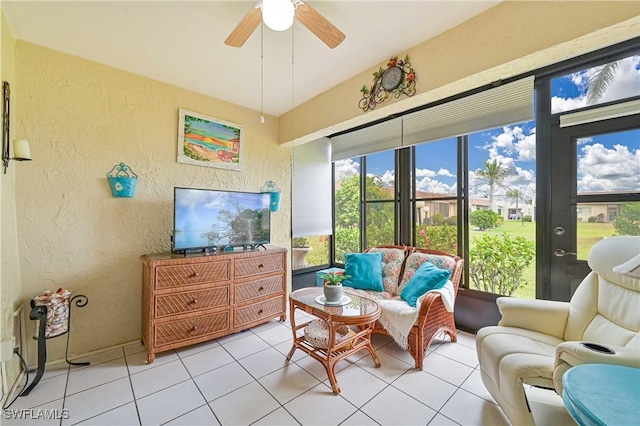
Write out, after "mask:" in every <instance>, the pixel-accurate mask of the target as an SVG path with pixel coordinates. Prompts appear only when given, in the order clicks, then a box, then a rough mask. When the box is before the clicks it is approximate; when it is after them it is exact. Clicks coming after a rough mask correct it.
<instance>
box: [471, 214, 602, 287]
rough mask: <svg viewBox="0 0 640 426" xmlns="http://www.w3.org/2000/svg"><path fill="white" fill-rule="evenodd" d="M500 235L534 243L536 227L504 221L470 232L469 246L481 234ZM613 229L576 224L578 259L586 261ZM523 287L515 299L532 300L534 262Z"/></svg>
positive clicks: (534, 276)
mask: <svg viewBox="0 0 640 426" xmlns="http://www.w3.org/2000/svg"><path fill="white" fill-rule="evenodd" d="M485 232H486V233H489V234H501V233H502V232H506V233H507V234H509V235H511V236H514V237H518V236H519V237H523V238H525V239H527V240H530V241H533V242H534V243H535V241H536V225H535V223H533V222H524V223H523V222H521V221H516V220H511V221H505V222H504V223H503V224H502V225H501V226H499V227H498V228H493V229H490V230H488V231H471V235H470V237H471V246H472V247H473V239H474V237H475V236H479V235H482V234H483V233H485ZM614 232H615V228H614V227H613V224H612V223H582V222H580V223H578V231H577V238H578V259H581V260H586V259H587V256H588V255H589V251H590V250H591V247H592V246H593V245H594V244H595V243H596V242H597V241H599V240H601V239H602V238H604V237H609V236H612V235H613V234H614ZM523 274H524V281H525V283H526V284H525V285H523V286H521V287H520V288H518V289H517V290H516V292H515V294H514V296H516V297H522V298H527V299H534V298H535V296H536V294H535V287H536V284H535V282H536V266H535V261H534V262H533V263H532V264H531V265H530V266H529V267H528V268H527V269H526V270H525V271H524V272H523Z"/></svg>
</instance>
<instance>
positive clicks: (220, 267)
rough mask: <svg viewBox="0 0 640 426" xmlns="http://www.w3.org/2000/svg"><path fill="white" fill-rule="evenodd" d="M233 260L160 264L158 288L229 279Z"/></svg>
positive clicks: (157, 279) (157, 271)
mask: <svg viewBox="0 0 640 426" xmlns="http://www.w3.org/2000/svg"><path fill="white" fill-rule="evenodd" d="M230 272H231V262H230V261H228V260H227V261H220V262H209V263H195V264H190V265H171V266H160V267H158V268H157V270H156V283H155V284H156V287H155V288H156V290H162V289H165V288H173V287H180V286H185V285H195V284H204V283H215V282H220V281H227V280H229V279H230V277H231V274H230Z"/></svg>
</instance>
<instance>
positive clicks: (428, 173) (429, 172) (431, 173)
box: [416, 169, 436, 177]
mask: <svg viewBox="0 0 640 426" xmlns="http://www.w3.org/2000/svg"><path fill="white" fill-rule="evenodd" d="M435 175H436V172H434V171H433V170H430V169H416V177H425V176H426V177H433V176H435Z"/></svg>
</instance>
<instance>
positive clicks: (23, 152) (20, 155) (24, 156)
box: [2, 81, 31, 174]
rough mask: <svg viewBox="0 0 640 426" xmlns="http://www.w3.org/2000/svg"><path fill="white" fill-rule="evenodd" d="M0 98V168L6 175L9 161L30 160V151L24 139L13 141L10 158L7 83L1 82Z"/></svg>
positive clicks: (9, 102)
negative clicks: (0, 137)
mask: <svg viewBox="0 0 640 426" xmlns="http://www.w3.org/2000/svg"><path fill="white" fill-rule="evenodd" d="M2 98H3V103H2V166H3V172H4V173H5V174H6V173H7V167H9V160H16V161H28V160H31V149H30V148H29V141H26V140H24V139H14V140H13V157H11V153H10V144H9V138H10V137H11V133H10V129H9V125H10V112H11V88H10V87H9V82H8V81H3V82H2Z"/></svg>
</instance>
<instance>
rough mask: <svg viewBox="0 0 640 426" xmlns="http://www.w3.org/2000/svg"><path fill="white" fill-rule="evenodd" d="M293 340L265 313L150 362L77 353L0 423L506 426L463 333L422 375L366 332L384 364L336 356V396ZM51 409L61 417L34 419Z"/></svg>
mask: <svg viewBox="0 0 640 426" xmlns="http://www.w3.org/2000/svg"><path fill="white" fill-rule="evenodd" d="M297 315H300V316H301V317H303V318H304V317H305V316H306V315H305V314H304V313H301V312H300V313H297ZM301 319H302V318H301ZM291 339H292V335H291V329H290V325H289V322H286V323H280V322H278V321H275V320H274V321H271V322H269V323H267V324H264V325H261V326H259V327H256V328H253V329H251V330H247V331H244V332H242V333H237V334H234V335H231V336H227V337H224V338H221V339H218V340H216V341H211V342H207V343H203V344H200V345H195V346H190V347H187V348H182V349H178V350H175V351H169V352H165V353H161V354H159V355H158V356H157V358H156V360H155V361H154V362H153V363H152V364H150V365H149V364H147V363H146V352H145V348H144V347H143V346H142V345H139V344H136V345H130V346H125V347H123V348H117V349H110V350H106V351H103V352H101V353H98V354H95V355H92V356H90V357H84V358H79V359H80V360H87V361H91V365H90V366H88V367H70V368H69V367H68V366H67V364H66V363H62V364H57V365H53V366H48V367H47V369H46V372H45V376H44V378H43V380H42V381H41V382H40V383H39V384H38V385H37V386H36V388H35V389H34V390H33V391H32V393H31V394H30V395H29V396H27V397H19V398H18V399H17V400H16V402H15V403H14V404H13V406H11V408H10V409H11V410H20V409H32V410H31V411H28V413H29V414H28V415H31V416H33V417H38V415H39V416H40V418H36V419H23V420H16V419H8V418H6V413H5V418H3V419H2V424H3V425H5V424H6V425H14V424H16V425H17V424H37V425H49V424H51V425H71V424H83V425H161V424H167V425H218V424H222V425H249V424H251V425H298V424H302V425H378V424H379V425H455V424H462V425H476V424H477V425H508V421H507V420H506V418H505V417H504V415H503V413H502V411H501V410H500V408H499V407H498V406H497V405H496V404H495V403H494V401H493V399H492V398H491V396H490V395H489V393H488V392H487V390H486V389H485V388H484V386H483V384H482V381H481V379H480V373H479V371H478V361H477V356H476V351H475V336H473V335H472V334H468V333H464V332H460V333H459V337H458V343H457V344H455V343H450V342H444V341H442V340H438V341H436V342H434V344H432V346H431V348H430V349H431V350H430V352H429V354H428V355H427V357H426V358H425V362H424V369H423V370H422V371H417V370H415V369H414V368H413V359H412V358H411V357H410V356H409V355H408V353H407V352H405V351H402V350H401V349H400V348H399V347H398V346H397V345H396V344H395V343H394V342H393V341H392V340H390V339H389V338H386V337H383V336H374V346H375V347H376V352H377V354H378V357H379V358H380V361H381V363H382V367H380V368H375V367H374V364H373V361H372V360H371V357H370V356H369V355H368V354H367V352H366V351H361V352H359V353H358V354H356V355H354V356H352V357H350V358H348V359H347V360H345V361H342V362H341V363H340V364H339V365H338V366H337V367H336V369H337V370H339V373H337V378H338V383H339V384H340V387H341V390H342V392H341V393H340V395H339V396H336V395H334V394H333V393H332V391H331V387H330V385H329V381H328V379H327V374H326V372H325V370H324V367H322V365H320V363H318V362H317V361H316V360H314V359H312V358H310V357H309V356H307V355H306V354H305V353H303V352H302V351H296V353H295V354H294V357H293V360H292V362H290V363H288V362H287V361H286V359H285V357H286V354H287V353H288V352H289V350H290V348H291ZM527 393H528V394H529V395H530V400H531V403H532V407H533V409H534V416H535V417H536V420H537V421H538V423H540V424H545V425H549V424H558V425H566V424H572V423H573V422H572V420H571V418H570V417H569V416H568V414H567V413H566V410H564V408H563V407H562V401H561V399H560V398H559V397H558V396H557V395H556V394H555V393H553V392H550V391H542V390H537V389H529V390H528V391H527ZM39 409H47V410H57V411H45V410H42V411H39ZM63 409H64V410H66V411H63ZM51 413H53V414H54V415H55V414H57V415H58V416H59V417H66V416H65V415H62V414H64V413H68V416H69V417H68V418H61V419H58V420H47V419H44V418H43V417H46V416H47V415H48V414H49V415H50V414H51Z"/></svg>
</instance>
